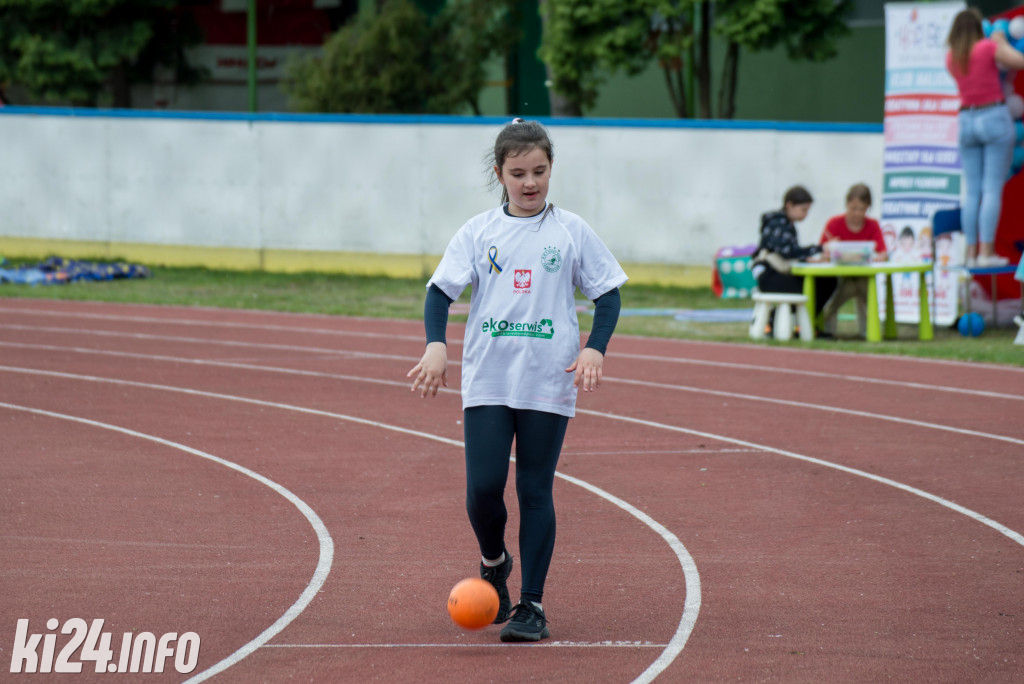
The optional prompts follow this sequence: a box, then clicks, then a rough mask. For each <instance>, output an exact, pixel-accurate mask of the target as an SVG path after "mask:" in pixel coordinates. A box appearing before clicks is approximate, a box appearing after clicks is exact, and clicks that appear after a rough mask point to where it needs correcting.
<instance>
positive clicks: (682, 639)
mask: <svg viewBox="0 0 1024 684" xmlns="http://www.w3.org/2000/svg"><path fill="white" fill-rule="evenodd" d="M0 371H10V372H19V373H26V374H34V375H46V376H50V377H60V378H65V379H69V380H84V381H88V382H101V383H109V384H115V385H126V386H130V387H140V388H145V389H156V390H162V391H169V392H179V393H183V394H189V395H193V396H202V397H209V398H214V399H222V400H227V401H237V402H241V403H246V404H255V405H257V406H266V407H271V408H277V409H284V410H287V411H296V412H298V413H307V414H311V415H317V416H324V417H329V418H336V419H340V420H346V421H349V422H353V423H358V424H361V425H370V426H373V427H378V428H382V429H385V430H391V431H393V432H400V433H403V434H407V435H414V436H417V437H422V438H425V439H430V440H433V441H436V442H441V443H443V444H450V445H453V446H457V447H459V448H464V447H465V445H464V443H463V442H461V441H458V440H453V439H448V438H447V437H441V436H439V435H433V434H430V433H427V432H420V431H418V430H410V429H408V428H403V427H398V426H396V425H389V424H387V423H381V422H378V421H374V420H367V419H365V418H358V417H356V416H349V415H346V414H342V413H331V412H329V411H321V410H318V409H311V408H306V407H303V406H294V405H291V404H282V403H279V402H272V401H263V400H261V399H250V398H248V397H239V396H234V395H230V394H219V393H216V392H204V391H202V390H194V389H190V388H185V387H173V386H170V385H156V384H151V383H144V382H134V381H131V380H120V379H115V378H102V377H97V376H89V375H74V374H71V373H59V372H56V371H35V370H30V369H16V368H11V367H8V366H0ZM403 386H405V384H404V383H403ZM4 406H11V407H13V408H18V407H14V406H13V405H10V404H3V403H0V407H4ZM25 410H31V411H35V410H34V409H25ZM36 412H39V413H45V414H47V415H57V416H59V415H60V414H49V412H44V411H36ZM61 417H64V416H61ZM71 419H73V420H80V421H81V422H86V423H89V424H95V425H100V426H103V427H111V428H112V429H117V430H120V431H123V432H126V433H129V432H130V431H128V430H126V429H124V428H114V427H113V426H106V425H105V424H102V423H94V422H93V421H88V420H86V419H76V418H71ZM132 434H138V435H140V436H144V437H146V438H148V439H153V440H154V441H159V442H161V443H166V444H174V443H172V442H165V441H164V440H161V439H159V438H155V437H148V436H145V435H142V434H141V433H132ZM178 446H179V447H180V446H181V445H178ZM183 448H184V449H186V450H188V451H189V452H190V453H196V454H202V452H197V451H194V450H191V449H189V448H188V447H183ZM209 458H212V459H215V460H217V461H218V462H223V463H225V464H227V463H229V462H227V461H221V460H220V459H217V458H216V457H215V456H209ZM512 460H513V461H514V460H515V459H514V458H513V459H512ZM238 469H240V470H241V469H242V467H241V466H238ZM249 472H251V471H247V474H248V473H249ZM251 476H256V474H255V473H253V474H252V475H251ZM555 476H556V477H559V478H561V479H563V480H566V481H567V482H570V483H572V484H575V485H577V486H579V487H582V488H584V489H586V490H587V491H589V492H591V493H593V494H596V495H597V496H599V497H601V498H603V499H605V500H606V501H608V502H610V503H612V504H613V505H615V506H617V507H619V508H620V509H622V510H624V511H625V512H627V513H629V514H630V515H632V516H633V517H635V518H637V519H638V520H640V522H642V523H644V524H645V525H647V526H648V527H650V528H651V529H652V530H653V531H654V532H655V533H656V534H658V535H659V536H660V537H661V538H662V539H664V540H665V542H666V543H667V544H668V545H669V548H671V549H672V551H673V552H674V553H675V554H676V558H677V559H678V560H679V564H680V566H681V567H682V569H683V578H684V581H685V586H686V596H685V598H684V601H683V613H682V615H681V616H680V621H679V625H678V626H677V627H676V631H675V634H673V635H672V638H671V639H670V640H669V643H668V646H667V647H666V648H665V650H664V651H663V652H662V653H661V655H660V656H659V657H658V658H657V659H656V660H655V661H654V662H653V663H651V665H649V666H648V667H647V669H646V670H644V672H642V673H641V674H640V676H639V677H637V678H636V679H635V680H634V683H636V684H648V683H649V682H651V681H653V680H654V678H655V677H657V676H658V674H660V673H661V672H662V671H663V670H664V669H665V668H666V667H668V666H669V665H670V664H671V663H672V661H673V660H674V659H675V658H676V657H677V656H678V655H679V653H681V652H682V650H683V647H684V646H685V645H686V641H687V640H688V639H689V637H690V634H691V633H692V632H693V628H694V625H695V624H696V621H697V615H698V613H699V612H700V602H701V597H700V574H699V572H698V570H697V565H696V563H695V562H694V560H693V557H692V556H691V555H690V553H689V551H687V550H686V547H685V546H684V545H683V543H682V542H681V541H679V538H678V537H676V536H675V535H674V534H672V532H671V531H669V530H668V529H667V528H666V527H665V526H664V525H662V524H661V523H659V522H657V521H656V520H654V519H653V518H651V517H650V516H649V515H647V514H646V513H644V512H643V511H641V510H639V509H638V508H636V507H634V506H633V505H632V504H630V503H628V502H626V501H623V500H622V499H620V498H618V497H617V496H615V495H613V494H611V493H609V492H606V491H604V490H603V489H600V488H599V487H596V486H594V485H592V484H589V483H587V482H585V481H583V480H580V479H578V478H575V477H572V476H570V475H565V474H564V473H559V472H557V471H556V472H555ZM260 477H261V476H260ZM261 481H262V480H261ZM267 482H269V480H267ZM282 489H283V488H282ZM284 491H287V490H284ZM296 500H298V499H296ZM310 512H312V510H310ZM314 515H315V514H314ZM318 520H319V518H318ZM332 548H333V547H332ZM318 567H319V566H318ZM328 567H329V566H328ZM325 578H326V575H325ZM321 584H322V582H321ZM305 593H306V592H304V593H303V595H304V596H305ZM312 593H313V594H315V593H316V592H315V591H314V592H312ZM311 599H312V595H311V596H310V600H311ZM306 603H309V600H307V601H306ZM303 607H305V605H303ZM291 619H294V616H293V617H292V618H291ZM291 619H290V620H289V622H290V621H291ZM276 624H277V623H275V625H276ZM286 625H287V623H285V625H282V627H281V629H283V628H284V626H286ZM278 631H280V630H278ZM276 633H277V632H275V633H274V634H276ZM272 636H273V634H270V636H268V637H267V638H268V639H269V638H270V637H272ZM258 639H259V637H257V639H254V640H253V641H252V642H250V644H255V646H253V647H252V649H250V650H246V652H245V653H244V654H242V655H241V656H240V657H238V658H237V659H235V660H234V661H233V662H231V663H228V664H226V665H224V667H223V668H221V669H226V668H227V667H230V666H231V665H232V664H234V663H235V662H238V661H239V660H241V659H242V658H244V657H245V656H247V655H249V654H250V653H252V651H254V650H255V649H256V648H259V646H260V644H258V643H256V642H257V641H258ZM247 647H248V645H247V646H244V647H242V649H239V651H237V652H236V653H241V652H242V651H243V650H245V649H246V648H247ZM231 657H233V656H229V658H227V659H225V660H224V661H221V662H222V663H225V662H227V660H229V659H230V658H231ZM218 665H219V664H218ZM214 667H217V666H214ZM213 669H214V668H209V669H208V670H206V671H204V672H203V673H200V675H203V674H206V673H207V672H210V673H211V674H210V675H209V676H212V675H213V674H216V672H212V670H213ZM219 671H221V670H217V672H219ZM200 675H196V677H193V678H192V679H189V680H188V682H199V681H202V679H198V678H197V677H199V676H200ZM204 679H205V677H204Z"/></svg>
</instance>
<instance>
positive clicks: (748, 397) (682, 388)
mask: <svg viewBox="0 0 1024 684" xmlns="http://www.w3.org/2000/svg"><path fill="white" fill-rule="evenodd" d="M5 346H7V347H23V348H28V349H45V350H52V351H70V352H75V353H80V354H96V355H99V356H115V357H118V356H124V357H127V358H137V359H144V360H157V361H167V362H171V363H184V364H194V365H203V366H216V367H224V368H240V369H244V370H255V371H263V372H267V373H284V374H290V375H301V376H305V377H316V378H325V379H332V380H344V381H351V382H366V383H370V384H375V385H386V386H392V387H408V386H409V383H408V382H400V381H397V380H381V379H379V378H367V377H362V376H357V375H345V374H341V373H324V372H322V371H307V370H301V369H297V368H282V367H280V366H266V365H262V364H252V363H241V362H236V361H213V360H209V359H195V358H188V357H180V356H164V355H159V354H139V353H136V352H119V351H109V350H101V349H88V348H83V347H63V346H55V345H35V344H28V343H21V342H0V347H5ZM403 360H406V361H409V362H411V363H415V360H414V359H412V357H409V358H403ZM449 365H455V364H454V363H452V362H449ZM0 370H11V371H15V372H16V371H17V368H15V367H13V366H0ZM39 372H48V371H39ZM602 379H603V380H605V381H607V382H619V383H623V384H627V385H640V386H646V387H654V388H656V389H667V390H675V391H679V392H691V393H694V394H711V395H715V396H722V397H729V398H731V399H740V400H743V401H759V402H763V403H768V404H780V405H783V406H793V407H795V408H802V409H811V410H815V411H829V412H834V413H845V414H848V415H853V416H858V417H860V418H868V419H875V420H885V421H889V422H893V423H901V424H904V425H913V426H916V427H923V428H926V429H931V430H944V431H946V432H954V433H958V434H963V435H969V436H972V437H982V438H987V439H995V440H1000V441H1005V442H1010V443H1011V444H1022V445H1024V440H1020V439H1017V438H1015V437H1008V436H1004V435H997V434H994V433H988V432H979V431H977V430H968V429H966V428H957V427H953V426H950V425H943V424H942V423H929V422H927V421H922V420H914V419H912V418H900V417H899V416H889V415H885V414H882V413H870V412H867V411H856V410H854V409H846V408H841V407H838V406H830V405H826V404H808V403H804V402H799V401H791V400H788V399H775V398H772V397H764V396H759V395H753V394H740V393H736V392H726V391H724V390H713V389H705V388H702V387H689V386H687V385H670V384H667V383H657V382H650V381H647V380H629V379H625V378H616V377H614V376H608V375H606V376H604V377H603V378H602ZM439 391H440V392H445V393H451V394H459V391H458V390H452V389H448V390H446V389H444V388H442V389H440V390H439ZM996 398H1000V399H1003V398H1005V399H1017V398H1019V397H1015V396H1012V395H1000V396H998V397H996Z"/></svg>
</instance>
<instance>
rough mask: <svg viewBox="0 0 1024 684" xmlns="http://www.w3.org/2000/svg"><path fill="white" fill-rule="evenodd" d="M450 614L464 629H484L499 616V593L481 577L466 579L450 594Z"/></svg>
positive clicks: (453, 620)
mask: <svg viewBox="0 0 1024 684" xmlns="http://www.w3.org/2000/svg"><path fill="white" fill-rule="evenodd" d="M448 614H449V615H450V616H451V618H452V622H454V623H455V624H457V625H458V626H459V627H462V628H464V629H482V628H483V627H486V626H487V625H489V624H492V623H493V622H494V618H496V617H497V616H498V592H497V591H496V590H495V588H494V587H493V586H491V583H490V582H488V581H487V580H484V579H480V578H479V577H470V578H469V579H464V580H462V581H461V582H459V583H458V584H456V585H455V586H454V587H452V592H451V593H450V594H448Z"/></svg>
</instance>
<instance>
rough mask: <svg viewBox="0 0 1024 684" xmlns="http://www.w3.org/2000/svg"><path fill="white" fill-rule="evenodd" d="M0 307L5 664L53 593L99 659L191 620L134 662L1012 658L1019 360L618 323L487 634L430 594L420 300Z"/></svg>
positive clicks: (431, 487)
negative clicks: (534, 550) (546, 530)
mask: <svg viewBox="0 0 1024 684" xmlns="http://www.w3.org/2000/svg"><path fill="white" fill-rule="evenodd" d="M0 321H2V322H0V429H2V433H0V440H2V441H0V444H2V447H0V448H2V457H0V488H2V496H0V534H2V545H0V586H2V587H3V591H2V593H0V615H2V616H3V618H2V620H3V621H2V623H0V655H2V656H3V660H4V662H5V663H7V665H5V666H4V667H3V668H0V672H2V674H0V680H2V681H20V680H21V679H32V680H33V681H39V680H43V681H45V680H46V676H45V675H39V674H35V675H27V674H14V673H11V672H10V671H9V670H10V665H11V663H12V660H17V659H16V658H14V656H15V655H16V653H15V649H14V646H15V645H17V644H18V643H19V642H18V641H17V638H18V637H17V634H16V630H17V622H18V620H19V619H27V620H28V621H29V622H28V627H27V631H26V634H27V635H31V634H39V635H43V636H45V635H49V636H50V640H51V642H54V643H55V646H54V648H53V652H54V653H55V654H59V652H60V651H61V650H62V649H63V648H64V647H65V646H67V645H68V643H69V640H70V638H71V637H70V636H67V635H63V634H60V633H59V631H60V629H61V628H63V627H64V626H67V625H68V621H69V620H71V619H72V618H81V619H83V620H85V621H86V623H88V624H91V623H92V620H94V619H99V618H101V619H103V620H104V621H105V622H104V624H103V627H102V630H103V631H104V632H109V633H110V634H111V635H112V642H111V646H110V648H111V651H112V657H113V660H112V663H111V667H113V666H114V665H115V664H117V663H118V662H119V659H120V646H121V643H122V641H121V640H122V635H123V634H125V633H129V634H130V635H131V636H132V637H133V638H136V635H139V634H141V633H143V632H150V633H152V634H153V635H154V638H155V639H159V638H160V637H161V636H162V635H169V634H172V633H173V634H176V635H178V636H181V635H183V634H185V633H186V632H192V633H194V634H195V635H197V636H198V637H199V638H201V648H200V650H199V653H198V660H197V662H196V664H195V668H194V669H193V670H192V671H191V672H189V673H188V674H181V673H179V672H178V671H177V670H176V669H175V667H174V656H171V657H168V658H167V659H166V660H165V667H164V672H163V674H155V673H154V674H147V675H145V676H144V677H143V679H144V680H145V681H149V680H152V681H185V680H189V679H190V678H191V681H203V680H205V679H207V678H212V679H213V680H214V681H218V682H254V681H267V682H278V681H284V680H293V679H294V680H297V681H316V682H370V681H380V682H451V681H494V682H510V681H524V680H536V681H559V682H594V681H600V682H632V681H640V682H646V681H659V682H681V681H701V682H718V681H779V682H822V681H830V682H876V681H881V680H890V681H901V682H967V681H970V682H981V681H984V682H1020V681H1024V655H1022V654H1024V647H1022V645H1024V537H1022V534H1021V533H1022V532H1024V506H1022V502H1024V499H1022V494H1021V492H1022V485H1024V421H1022V420H1021V415H1022V408H1024V372H1022V369H1021V368H1008V367H998V366H987V365H980V364H964V363H951V362H943V361H922V360H916V359H901V358H895V357H880V356H869V355H863V356H861V355H848V354H840V353H828V352H814V351H809V350H802V349H799V348H798V347H797V346H794V347H790V348H779V347H768V346H753V345H728V344H709V343H698V342H686V341H670V340H655V339H644V338H635V337H627V336H618V337H616V338H615V339H614V340H613V342H612V346H611V349H610V352H609V357H608V360H607V362H606V382H605V383H604V385H603V386H602V388H601V389H600V390H599V391H598V392H596V393H592V394H581V396H580V400H579V402H578V407H579V413H578V415H577V418H576V419H574V420H573V421H571V423H570V427H569V434H568V437H567V439H566V444H565V449H564V451H563V456H562V459H561V462H560V467H559V474H560V477H559V479H558V480H557V481H556V492H555V496H556V507H557V511H558V525H559V527H558V535H559V541H558V544H557V547H556V551H555V559H554V564H553V567H552V569H551V573H550V576H549V580H548V587H547V593H546V595H545V601H544V603H545V609H546V611H547V613H548V615H549V618H550V623H551V632H552V638H551V639H550V640H548V641H544V642H541V643H540V644H530V645H518V644H516V645H512V644H501V643H500V642H499V640H498V636H497V632H498V629H497V628H496V627H492V628H486V629H484V630H481V631H479V632H464V631H461V630H459V629H458V628H456V627H455V626H454V625H452V624H451V622H450V621H449V620H448V617H447V614H446V611H445V608H444V605H445V600H446V597H447V592H448V590H449V588H450V587H451V586H452V585H453V584H455V582H456V581H458V580H459V579H462V578H463V577H465V576H469V575H472V574H474V573H475V572H476V566H477V560H476V549H475V544H474V541H473V537H472V533H471V531H470V528H469V525H468V522H467V521H466V519H465V511H464V506H463V482H464V471H463V460H462V459H463V454H462V449H461V441H460V440H461V437H462V434H461V424H460V418H461V411H460V403H459V397H458V394H457V392H456V391H454V390H455V388H457V387H458V365H457V363H453V365H452V367H451V369H450V376H451V377H450V381H451V387H452V388H453V389H452V390H451V391H448V392H445V393H444V394H442V395H439V396H438V397H437V398H436V399H433V400H430V399H428V400H423V399H421V398H420V397H419V396H418V395H414V394H412V393H411V392H409V390H408V381H407V380H406V379H405V373H406V372H407V371H408V369H409V368H411V367H412V365H413V364H414V363H415V361H416V360H418V358H419V355H420V352H421V350H422V347H423V342H422V332H421V331H422V325H421V324H420V323H418V322H415V321H390V320H371V319H356V318H340V317H327V316H307V315H293V314H274V313H265V312H247V311H222V310H212V309H196V308H172V307H152V306H130V305H109V304H94V303H63V302H44V301H35V300H32V301H30V300H18V299H0ZM451 334H452V337H453V338H457V337H459V336H460V335H461V330H460V329H458V328H457V327H454V329H453V330H452V331H451ZM460 352H461V349H460V346H459V344H458V341H457V340H455V341H453V343H452V351H451V353H450V356H451V357H452V359H453V360H457V359H458V357H459V355H460ZM507 496H509V498H510V501H511V500H512V498H511V497H512V496H513V494H512V492H511V491H509V492H507ZM510 510H511V511H512V512H513V515H512V519H511V520H510V527H509V529H510V539H509V542H510V546H511V548H513V549H514V548H515V546H514V544H515V530H516V528H517V524H518V520H517V519H516V517H515V513H514V511H515V506H514V505H510ZM517 587H518V571H516V572H514V573H513V577H512V592H513V596H515V594H516V591H517ZM51 619H53V620H54V622H53V623H51V624H54V625H60V627H57V628H56V629H54V630H48V629H47V621H48V620H51ZM23 636H24V635H23ZM54 636H56V638H55V639H54ZM25 638H27V637H25ZM136 643H138V641H136ZM171 643H172V645H173V643H174V642H171ZM68 648H69V653H70V655H71V657H70V662H72V663H74V662H79V661H81V660H82V658H81V655H82V651H81V649H79V650H74V649H71V648H70V647H68ZM182 650H183V651H184V649H182ZM44 651H45V645H44V643H43V642H42V641H40V643H39V644H37V648H36V649H35V651H34V653H35V654H36V655H37V656H38V658H39V661H40V663H41V662H42V661H43V660H44V659H45V653H44ZM18 653H21V654H22V655H24V652H23V651H18ZM141 655H143V654H142V653H141V652H140V657H141ZM181 655H182V656H184V653H181ZM26 658H27V656H26ZM55 658H56V655H55V656H54V659H55ZM18 662H20V663H21V664H22V665H23V666H25V667H27V666H28V660H26V659H22V660H19V661H18ZM37 665H39V664H38V663H37ZM52 677H54V678H55V679H58V680H60V681H69V680H74V681H97V682H102V681H106V680H109V679H112V678H115V679H116V678H117V675H111V674H107V673H95V672H94V671H93V663H92V662H85V667H84V668H83V672H82V673H81V674H79V675H52ZM129 677H130V675H129Z"/></svg>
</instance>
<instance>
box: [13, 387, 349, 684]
mask: <svg viewBox="0 0 1024 684" xmlns="http://www.w3.org/2000/svg"><path fill="white" fill-rule="evenodd" d="M0 408H5V409H11V410H12V411H24V412H27V413H34V414H36V415H40V416H46V417H48V418H58V419H60V420H68V421H72V422H75V423H81V424H83V425H89V426H91V427H98V428H103V429H104V430H112V431H114V432H120V433H121V434H124V435H128V436H130V437H137V438H139V439H145V440H149V441H151V442H156V443H157V444H162V445H163V446H167V447H171V448H172V449H178V450H179V451H184V452H186V453H189V454H192V455H193V456H199V457H200V458H205V459H207V460H209V461H213V462H214V463H218V464H220V465H222V466H225V467H227V468H230V469H232V470H235V471H238V472H239V473H241V474H243V475H245V476H247V477H251V478H252V479H254V480H256V481H257V482H259V483H260V484H263V485H266V486H267V487H269V488H270V489H272V490H274V491H275V492H277V493H278V494H280V495H281V496H283V497H284V498H285V499H287V500H288V501H289V502H290V503H291V504H292V505H293V506H295V507H296V508H297V509H299V512H300V513H302V515H303V516H304V517H305V518H306V520H307V521H309V524H310V525H311V526H312V527H313V531H314V532H316V538H317V541H318V542H319V544H320V559H319V560H318V561H317V564H316V569H315V570H314V571H313V577H312V578H311V579H310V581H309V584H307V585H306V588H305V589H304V590H303V592H302V593H301V594H300V595H299V598H298V599H297V600H296V601H295V603H293V604H292V605H291V606H290V607H289V608H288V610H286V611H285V612H284V614H283V615H281V617H279V618H278V619H277V620H275V621H274V623H273V624H272V625H270V626H269V627H267V628H266V629H265V630H263V631H262V632H260V634H259V635H258V636H257V637H256V638H255V639H253V640H251V641H250V642H249V643H247V644H245V645H244V646H242V647H241V648H239V649H238V650H236V651H235V652H234V653H232V654H230V655H229V656H228V657H226V658H224V659H223V660H221V661H220V662H218V663H216V664H214V665H212V666H210V667H208V668H206V669H205V670H203V671H202V672H200V673H198V674H196V675H194V676H192V677H190V678H189V679H187V680H185V682H186V684H194V683H196V682H202V681H204V680H206V679H209V678H210V677H212V676H214V675H216V674H219V673H220V672H223V671H224V670H226V669H228V668H229V667H231V666H232V665H234V664H235V663H237V662H239V661H241V660H242V659H243V658H245V657H246V656H248V655H250V654H251V653H253V652H255V651H256V649H258V648H260V647H261V646H263V645H264V644H265V643H267V642H268V641H270V640H271V639H272V638H274V637H275V636H277V634H279V633H280V632H281V631H282V630H284V628H285V627H287V626H288V625H289V624H290V623H291V622H292V620H294V619H295V618H297V617H298V616H299V615H300V614H301V613H302V611H303V610H305V609H306V606H308V605H309V603H310V601H312V600H313V597H315V596H316V594H317V592H318V591H320V588H321V587H322V586H323V585H324V582H325V581H326V580H327V575H328V573H330V571H331V564H332V563H333V562H334V540H332V539H331V535H330V533H329V532H328V531H327V526H326V525H324V523H323V521H322V520H321V519H320V516H318V515H317V514H316V512H315V511H314V510H313V509H312V508H310V506H309V505H308V504H307V503H306V502H305V501H303V500H302V499H300V498H299V497H297V496H296V495H295V494H293V493H292V492H290V491H289V490H288V489H286V488H285V487H283V486H281V485H279V484H278V483H276V482H274V481H273V480H271V479H269V478H267V477H264V476H263V475H260V474H259V473H257V472H255V471H252V470H249V469H248V468H246V467H245V466H241V465H238V464H237V463H232V462H231V461H228V460H225V459H223V458H220V457H219V456H214V455H213V454H208V453H206V452H205V451H200V450H198V449H193V448H192V447H189V446H185V445H184V444H179V443H178V442H172V441H170V440H167V439H163V438H161V437H157V436H155V435H147V434H145V433H143V432H137V431H135V430H130V429H128V428H124V427H120V426H118V425H111V424H109V423H101V422H99V421H95V420H89V419H88V418H80V417H78V416H70V415H67V414H64V413H54V412H53V411H45V410H43V409H36V408H31V407H28V406H17V405H15V404H7V403H3V402H0Z"/></svg>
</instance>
